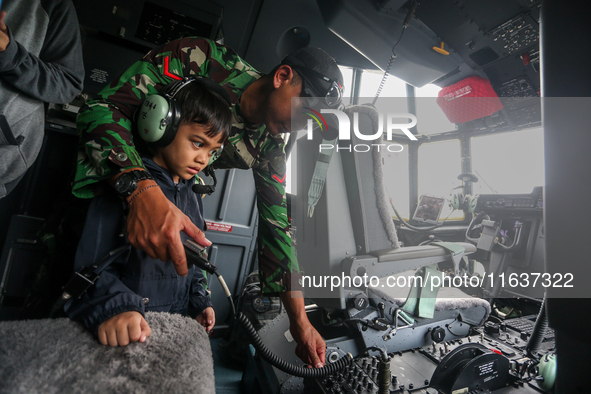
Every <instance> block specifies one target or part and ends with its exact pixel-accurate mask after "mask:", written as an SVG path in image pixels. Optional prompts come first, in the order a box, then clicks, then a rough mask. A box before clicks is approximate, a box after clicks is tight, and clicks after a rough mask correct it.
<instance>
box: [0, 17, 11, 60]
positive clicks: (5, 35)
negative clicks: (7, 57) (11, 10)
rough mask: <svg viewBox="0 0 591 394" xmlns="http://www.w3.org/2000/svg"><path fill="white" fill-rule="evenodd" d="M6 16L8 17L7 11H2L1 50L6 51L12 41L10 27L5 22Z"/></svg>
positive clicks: (0, 27)
mask: <svg viewBox="0 0 591 394" xmlns="http://www.w3.org/2000/svg"><path fill="white" fill-rule="evenodd" d="M4 18H6V11H1V12H0V52H4V51H5V50H6V48H7V47H8V44H9V43H10V39H9V38H8V28H7V27H6V24H5V23H4Z"/></svg>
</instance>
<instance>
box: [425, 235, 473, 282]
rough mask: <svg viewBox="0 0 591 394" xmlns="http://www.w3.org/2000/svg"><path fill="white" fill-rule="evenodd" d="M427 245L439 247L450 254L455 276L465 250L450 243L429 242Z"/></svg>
mask: <svg viewBox="0 0 591 394" xmlns="http://www.w3.org/2000/svg"><path fill="white" fill-rule="evenodd" d="M429 245H435V246H439V247H440V248H443V249H445V250H447V251H448V252H450V253H451V261H452V262H453V264H454V273H455V274H457V273H458V272H459V271H460V261H461V260H462V259H463V258H464V257H465V256H464V252H465V251H466V249H465V248H464V247H463V246H461V245H458V244H454V243H452V242H431V243H430V244H429Z"/></svg>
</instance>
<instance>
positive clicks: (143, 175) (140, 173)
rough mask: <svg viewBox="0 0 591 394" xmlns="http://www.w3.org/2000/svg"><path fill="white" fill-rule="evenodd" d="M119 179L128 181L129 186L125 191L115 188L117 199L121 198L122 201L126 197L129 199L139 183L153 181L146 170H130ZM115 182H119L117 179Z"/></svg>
mask: <svg viewBox="0 0 591 394" xmlns="http://www.w3.org/2000/svg"><path fill="white" fill-rule="evenodd" d="M121 177H126V178H128V179H129V180H130V182H129V185H128V187H127V188H126V189H125V190H120V189H118V188H117V187H116V190H117V193H118V194H119V197H121V198H123V199H126V198H127V197H129V196H131V195H132V194H133V192H134V191H135V190H136V189H137V187H138V182H139V181H144V180H147V179H149V180H154V177H153V176H152V174H150V173H149V172H148V171H146V170H132V171H129V172H126V173H124V174H122V175H121ZM121 177H120V178H121ZM117 181H119V179H118V180H117Z"/></svg>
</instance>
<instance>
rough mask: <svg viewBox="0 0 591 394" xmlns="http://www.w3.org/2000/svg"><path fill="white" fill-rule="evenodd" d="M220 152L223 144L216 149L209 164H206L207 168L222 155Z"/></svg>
mask: <svg viewBox="0 0 591 394" xmlns="http://www.w3.org/2000/svg"><path fill="white" fill-rule="evenodd" d="M222 150H224V144H222V146H220V149H218V150H217V151H216V152H215V153H214V154H213V155H211V157H210V158H209V162H208V163H207V165H208V166H210V165H212V164H213V162H214V161H216V160H217V159H219V157H220V156H221V155H222Z"/></svg>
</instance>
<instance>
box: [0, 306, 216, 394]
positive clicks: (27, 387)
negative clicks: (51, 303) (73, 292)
mask: <svg viewBox="0 0 591 394" xmlns="http://www.w3.org/2000/svg"><path fill="white" fill-rule="evenodd" d="M146 320H147V322H148V324H149V325H150V328H151V329H152V334H151V335H150V337H149V338H148V339H147V340H146V342H144V343H132V344H129V345H128V346H125V347H115V348H114V347H110V346H103V345H101V344H100V343H99V342H98V340H97V339H96V338H95V337H94V336H93V335H92V334H91V333H90V332H88V331H87V330H86V329H85V328H84V327H83V326H82V325H81V324H80V323H78V322H74V321H71V320H70V319H67V318H60V319H43V320H25V321H4V322H0V393H27V394H29V393H208V394H209V393H214V392H215V382H214V374H213V358H212V354H211V346H210V343H209V338H208V336H207V334H206V333H205V330H204V329H203V327H202V326H201V325H200V324H198V323H197V322H196V321H195V320H193V319H190V318H187V317H183V316H180V315H172V314H169V313H163V312H148V313H146Z"/></svg>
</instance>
